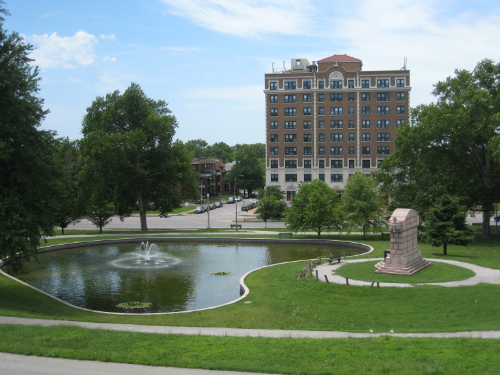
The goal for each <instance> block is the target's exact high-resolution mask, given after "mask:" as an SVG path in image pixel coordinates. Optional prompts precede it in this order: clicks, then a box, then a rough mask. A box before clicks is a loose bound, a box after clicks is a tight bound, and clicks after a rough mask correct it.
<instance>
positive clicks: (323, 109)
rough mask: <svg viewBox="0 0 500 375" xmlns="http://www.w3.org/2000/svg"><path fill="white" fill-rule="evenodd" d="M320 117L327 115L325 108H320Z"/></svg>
mask: <svg viewBox="0 0 500 375" xmlns="http://www.w3.org/2000/svg"><path fill="white" fill-rule="evenodd" d="M318 115H319V116H324V115H325V107H319V108H318Z"/></svg>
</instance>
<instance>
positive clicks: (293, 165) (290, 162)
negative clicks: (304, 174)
mask: <svg viewBox="0 0 500 375" xmlns="http://www.w3.org/2000/svg"><path fill="white" fill-rule="evenodd" d="M285 168H297V160H285Z"/></svg>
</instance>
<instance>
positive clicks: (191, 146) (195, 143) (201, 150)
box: [184, 139, 208, 158]
mask: <svg viewBox="0 0 500 375" xmlns="http://www.w3.org/2000/svg"><path fill="white" fill-rule="evenodd" d="M184 146H185V147H186V150H187V151H188V152H190V153H191V154H192V155H193V157H194V158H204V157H207V155H206V149H207V146H208V143H207V142H206V141H204V140H203V139H192V140H190V141H187V142H186V143H185V144H184Z"/></svg>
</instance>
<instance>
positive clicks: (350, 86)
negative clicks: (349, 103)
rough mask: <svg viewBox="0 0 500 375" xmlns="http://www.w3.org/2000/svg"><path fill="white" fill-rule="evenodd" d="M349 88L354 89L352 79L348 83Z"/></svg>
mask: <svg viewBox="0 0 500 375" xmlns="http://www.w3.org/2000/svg"><path fill="white" fill-rule="evenodd" d="M347 87H348V88H350V89H353V88H354V80H353V79H350V80H348V81H347Z"/></svg>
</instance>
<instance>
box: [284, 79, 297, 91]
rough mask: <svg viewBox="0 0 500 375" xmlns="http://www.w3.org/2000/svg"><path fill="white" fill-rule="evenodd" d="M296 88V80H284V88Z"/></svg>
mask: <svg viewBox="0 0 500 375" xmlns="http://www.w3.org/2000/svg"><path fill="white" fill-rule="evenodd" d="M296 88H297V82H295V81H292V82H285V90H295V89H296Z"/></svg>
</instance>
